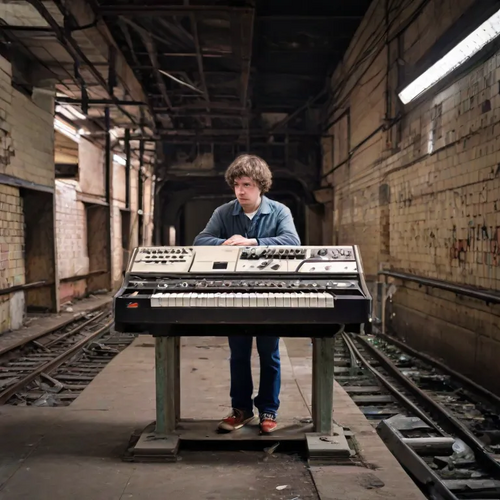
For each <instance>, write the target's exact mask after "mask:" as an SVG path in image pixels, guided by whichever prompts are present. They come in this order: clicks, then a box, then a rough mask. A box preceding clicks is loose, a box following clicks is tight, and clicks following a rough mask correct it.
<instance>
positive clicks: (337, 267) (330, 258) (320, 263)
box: [128, 246, 362, 274]
mask: <svg viewBox="0 0 500 500" xmlns="http://www.w3.org/2000/svg"><path fill="white" fill-rule="evenodd" d="M235 272H236V273H252V274H254V273H257V274H258V273H265V274H273V273H276V274H282V273H284V274H287V273H322V274H325V273H326V274H328V273H332V274H338V273H341V274H342V273H345V274H352V273H361V272H362V269H361V262H360V261H359V258H358V257H357V252H356V250H355V247H354V246H331V247H327V246H324V247H318V246H294V247H284V246H263V247H238V246H199V247H140V248H136V249H135V250H134V253H133V254H132V257H131V259H130V262H129V266H128V273H130V274H134V273H138V274H143V273H147V274H149V273H150V274H162V273H165V274H184V273H196V274H205V273H209V274H224V273H235Z"/></svg>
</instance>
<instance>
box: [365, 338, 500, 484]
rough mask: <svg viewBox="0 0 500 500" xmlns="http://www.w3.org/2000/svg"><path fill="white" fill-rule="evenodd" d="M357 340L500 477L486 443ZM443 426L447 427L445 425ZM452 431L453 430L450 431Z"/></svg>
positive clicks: (377, 354) (478, 459)
mask: <svg viewBox="0 0 500 500" xmlns="http://www.w3.org/2000/svg"><path fill="white" fill-rule="evenodd" d="M356 340H357V341H358V342H360V343H361V344H362V345H363V347H365V348H366V349H367V350H369V351H370V352H371V353H372V354H373V355H374V356H375V357H376V358H377V359H378V360H379V361H380V362H381V363H382V365H383V366H384V368H385V369H386V370H387V371H388V372H389V373H391V375H392V376H394V377H395V378H396V379H397V380H398V382H400V383H401V384H402V385H403V387H405V389H406V390H408V391H409V392H411V393H412V394H413V395H414V396H415V397H416V398H417V399H418V400H419V401H420V402H421V403H422V404H423V405H424V406H426V407H428V408H429V409H430V410H432V413H431V415H432V417H433V418H435V419H436V420H437V421H438V422H439V423H440V425H441V424H442V423H443V424H446V425H447V426H448V427H449V430H448V429H445V430H448V432H450V431H451V430H453V432H454V433H455V434H456V435H458V436H459V437H460V439H462V441H464V442H465V443H466V444H467V445H468V446H469V447H470V448H471V449H472V450H473V451H474V454H475V456H476V460H477V461H478V463H480V464H481V465H482V466H483V467H484V468H485V469H486V470H487V471H488V472H489V473H490V474H491V475H492V476H494V477H495V478H496V479H498V478H500V463H499V462H497V461H496V460H495V457H494V456H493V455H492V454H491V453H490V452H489V451H488V450H487V449H486V447H485V446H484V444H483V443H482V442H481V441H480V440H479V439H478V438H477V437H476V436H474V434H472V432H471V431H470V430H469V429H468V428H467V427H466V426H465V425H464V424H463V423H462V422H460V421H459V420H458V419H457V418H456V417H455V416H453V415H452V414H451V413H450V412H449V411H448V410H447V409H446V408H444V407H443V406H442V405H441V404H440V403H438V402H437V401H435V400H434V399H433V398H432V397H431V396H429V395H428V394H427V393H426V392H425V391H423V390H422V389H420V388H419V387H418V386H417V385H416V384H415V383H414V382H413V381H411V380H410V379H409V378H408V377H405V376H404V375H403V373H402V372H401V370H399V368H398V367H397V366H396V365H395V364H394V363H393V362H392V361H391V360H390V359H389V358H388V357H387V356H385V354H383V353H382V352H381V351H380V350H379V349H377V348H376V347H374V346H373V345H372V344H370V342H368V341H367V340H366V339H364V338H363V337H362V336H356ZM443 427H445V426H444V425H443ZM450 433H451V432H450Z"/></svg>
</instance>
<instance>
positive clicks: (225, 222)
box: [193, 196, 300, 246]
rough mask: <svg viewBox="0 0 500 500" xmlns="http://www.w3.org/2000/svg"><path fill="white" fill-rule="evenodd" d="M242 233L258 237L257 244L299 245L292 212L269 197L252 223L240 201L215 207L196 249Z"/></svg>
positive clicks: (220, 243) (199, 236)
mask: <svg viewBox="0 0 500 500" xmlns="http://www.w3.org/2000/svg"><path fill="white" fill-rule="evenodd" d="M235 234H239V235H241V236H243V237H245V238H249V239H251V238H255V239H256V240H257V244H258V245H263V246H266V245H300V238H299V235H298V234H297V230H296V229H295V224H294V222H293V217H292V212H291V211H290V209H289V208H288V207H287V206H285V205H283V204H282V203H279V202H277V201H274V200H270V199H269V198H267V197H266V196H262V201H261V204H260V206H259V209H258V210H257V213H256V214H255V216H254V217H253V219H252V220H250V219H249V218H248V217H247V216H246V215H245V213H244V212H243V208H242V207H241V205H240V204H239V202H238V201H237V200H233V201H230V202H229V203H225V204H224V205H221V206H220V207H218V208H216V209H215V211H214V213H213V214H212V217H211V218H210V220H209V221H208V223H207V225H206V227H205V229H204V230H203V231H202V232H201V233H200V234H199V235H198V236H196V238H195V239H194V243H193V245H196V246H208V245H210V246H215V245H222V243H224V241H226V240H227V239H228V238H230V237H231V236H233V235H235Z"/></svg>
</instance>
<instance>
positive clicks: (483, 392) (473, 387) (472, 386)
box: [376, 332, 500, 413]
mask: <svg viewBox="0 0 500 500" xmlns="http://www.w3.org/2000/svg"><path fill="white" fill-rule="evenodd" d="M376 336H377V337H380V338H382V339H384V340H385V341H387V342H389V343H390V344H394V345H396V346H398V347H399V348H400V349H401V350H403V351H406V352H407V353H408V354H411V355H412V356H415V357H416V358H418V359H421V360H422V361H425V362H426V363H429V364H430V365H433V366H434V367H435V368H439V369H440V370H442V371H443V372H445V373H447V374H448V375H450V376H452V377H454V378H456V379H458V380H460V382H461V383H462V384H464V385H465V386H467V389H468V390H470V391H472V392H476V393H477V394H479V395H480V396H482V397H484V398H485V399H487V400H488V402H491V401H493V402H494V403H495V405H497V406H498V409H497V410H499V413H500V397H499V396H497V395H496V394H494V393H492V392H491V391H489V390H488V389H486V388H485V387H482V386H480V385H479V384H477V383H476V382H474V381H473V380H471V379H470V378H467V377H466V376H465V375H462V374H461V373H458V372H457V371H455V370H452V369H451V368H450V367H448V366H446V365H445V364H444V363H441V361H438V360H437V359H434V358H431V357H430V356H429V355H427V354H425V353H423V352H420V351H417V350H416V349H414V348H413V347H410V346H409V345H407V344H405V343H404V342H402V341H401V340H398V339H396V338H393V337H391V336H389V335H387V334H385V333H382V332H377V333H376Z"/></svg>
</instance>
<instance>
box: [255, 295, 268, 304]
mask: <svg viewBox="0 0 500 500" xmlns="http://www.w3.org/2000/svg"><path fill="white" fill-rule="evenodd" d="M265 305H267V304H265V303H264V294H263V293H258V294H257V307H264V306H265Z"/></svg>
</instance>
